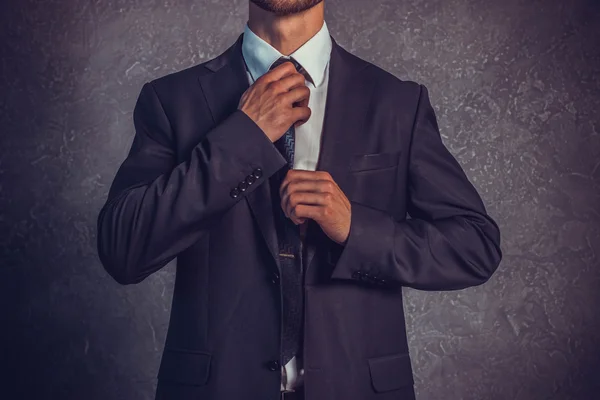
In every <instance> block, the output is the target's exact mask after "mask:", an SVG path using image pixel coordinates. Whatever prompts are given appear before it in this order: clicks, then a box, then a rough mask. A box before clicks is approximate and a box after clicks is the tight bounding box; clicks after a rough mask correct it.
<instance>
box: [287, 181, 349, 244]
mask: <svg viewBox="0 0 600 400" xmlns="http://www.w3.org/2000/svg"><path fill="white" fill-rule="evenodd" d="M279 194H280V196H281V208H282V209H283V211H284V212H285V215H286V216H287V217H288V218H290V219H291V220H292V221H293V222H294V224H296V225H299V224H301V223H303V222H304V221H305V220H306V219H307V218H310V219H313V220H314V221H315V222H317V223H318V224H319V226H320V227H321V229H322V230H323V232H325V234H326V235H327V236H328V237H329V238H330V239H331V240H333V241H334V242H336V243H339V244H345V243H346V240H347V239H348V235H349V233H350V220H351V207H350V201H349V200H348V198H347V197H346V195H345V194H344V192H342V190H341V189H340V187H339V186H338V185H337V184H336V183H335V182H334V180H333V178H332V177H331V175H330V174H329V173H328V172H326V171H307V170H299V169H291V170H289V171H288V172H287V175H286V176H285V179H284V180H283V182H282V183H281V187H280V188H279Z"/></svg>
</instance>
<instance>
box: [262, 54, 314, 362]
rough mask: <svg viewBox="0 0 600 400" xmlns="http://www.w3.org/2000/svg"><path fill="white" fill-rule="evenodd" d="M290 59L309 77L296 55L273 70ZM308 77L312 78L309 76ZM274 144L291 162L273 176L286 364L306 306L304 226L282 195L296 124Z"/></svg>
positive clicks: (294, 350) (297, 342) (297, 346)
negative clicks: (289, 215)
mask: <svg viewBox="0 0 600 400" xmlns="http://www.w3.org/2000/svg"><path fill="white" fill-rule="evenodd" d="M286 61H291V62H292V63H293V64H294V66H295V67H296V70H297V71H298V72H300V73H302V74H303V75H304V76H305V77H306V76H308V74H307V73H306V71H305V70H304V68H302V66H300V64H298V62H297V61H296V60H294V59H293V58H290V59H289V60H288V59H286V58H283V57H280V58H279V59H277V60H276V61H275V62H274V63H273V65H272V66H271V68H270V69H273V68H275V67H276V66H278V65H279V64H281V63H283V62H286ZM307 79H309V78H308V77H307ZM274 144H275V147H277V149H278V150H279V151H280V152H281V154H282V155H283V156H284V157H285V159H286V160H287V164H286V165H284V166H283V167H282V168H281V169H280V170H279V171H277V172H276V173H275V174H274V175H273V176H272V178H271V179H270V182H271V193H272V195H273V196H272V197H273V207H274V210H273V211H274V216H275V226H276V229H277V238H278V242H279V260H280V264H281V290H282V303H283V315H282V328H283V331H282V333H281V334H282V337H281V352H282V354H281V358H282V360H281V361H282V364H281V365H282V366H283V365H285V364H287V362H288V361H289V360H290V359H291V358H292V357H293V356H295V355H297V354H298V352H299V350H300V346H301V334H302V317H303V307H304V290H303V285H302V280H303V266H302V247H301V236H300V225H295V224H294V223H293V222H292V220H291V219H289V218H287V217H286V216H285V213H284V212H283V209H282V208H281V197H280V196H279V188H280V186H281V183H282V182H283V179H284V178H285V175H286V174H287V172H288V171H289V170H290V169H293V168H294V147H295V129H294V125H292V126H290V128H289V129H288V130H287V131H286V132H285V134H284V135H283V136H282V137H281V138H279V139H278V140H276V141H275V142H274Z"/></svg>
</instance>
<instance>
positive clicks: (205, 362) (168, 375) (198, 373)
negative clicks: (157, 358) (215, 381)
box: [158, 347, 211, 386]
mask: <svg viewBox="0 0 600 400" xmlns="http://www.w3.org/2000/svg"><path fill="white" fill-rule="evenodd" d="M210 360H211V355H210V354H209V353H204V352H200V351H193V350H179V349H169V348H166V347H165V350H164V352H163V355H162V359H161V362H160V368H159V369H158V379H159V380H161V381H165V382H173V383H180V384H185V385H196V386H200V385H205V384H206V382H207V381H208V374H209V372H210Z"/></svg>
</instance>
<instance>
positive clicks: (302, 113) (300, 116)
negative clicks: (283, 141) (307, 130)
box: [292, 107, 312, 128]
mask: <svg viewBox="0 0 600 400" xmlns="http://www.w3.org/2000/svg"><path fill="white" fill-rule="evenodd" d="M311 114H312V111H311V109H310V108H308V107H294V108H292V115H293V117H292V118H293V119H294V121H296V122H294V128H297V127H299V126H300V125H302V124H304V123H305V122H306V121H308V119H309V118H310V116H311Z"/></svg>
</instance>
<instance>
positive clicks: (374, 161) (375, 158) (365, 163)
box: [350, 150, 402, 171]
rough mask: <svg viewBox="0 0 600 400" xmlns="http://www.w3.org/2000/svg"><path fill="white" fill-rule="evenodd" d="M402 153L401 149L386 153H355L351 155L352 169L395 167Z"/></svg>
mask: <svg viewBox="0 0 600 400" xmlns="http://www.w3.org/2000/svg"><path fill="white" fill-rule="evenodd" d="M400 153H402V151H401V150H398V151H393V152H386V153H372V154H353V155H352V156H351V157H350V171H367V170H371V169H381V168H388V167H394V166H396V165H398V159H399V158H400Z"/></svg>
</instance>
